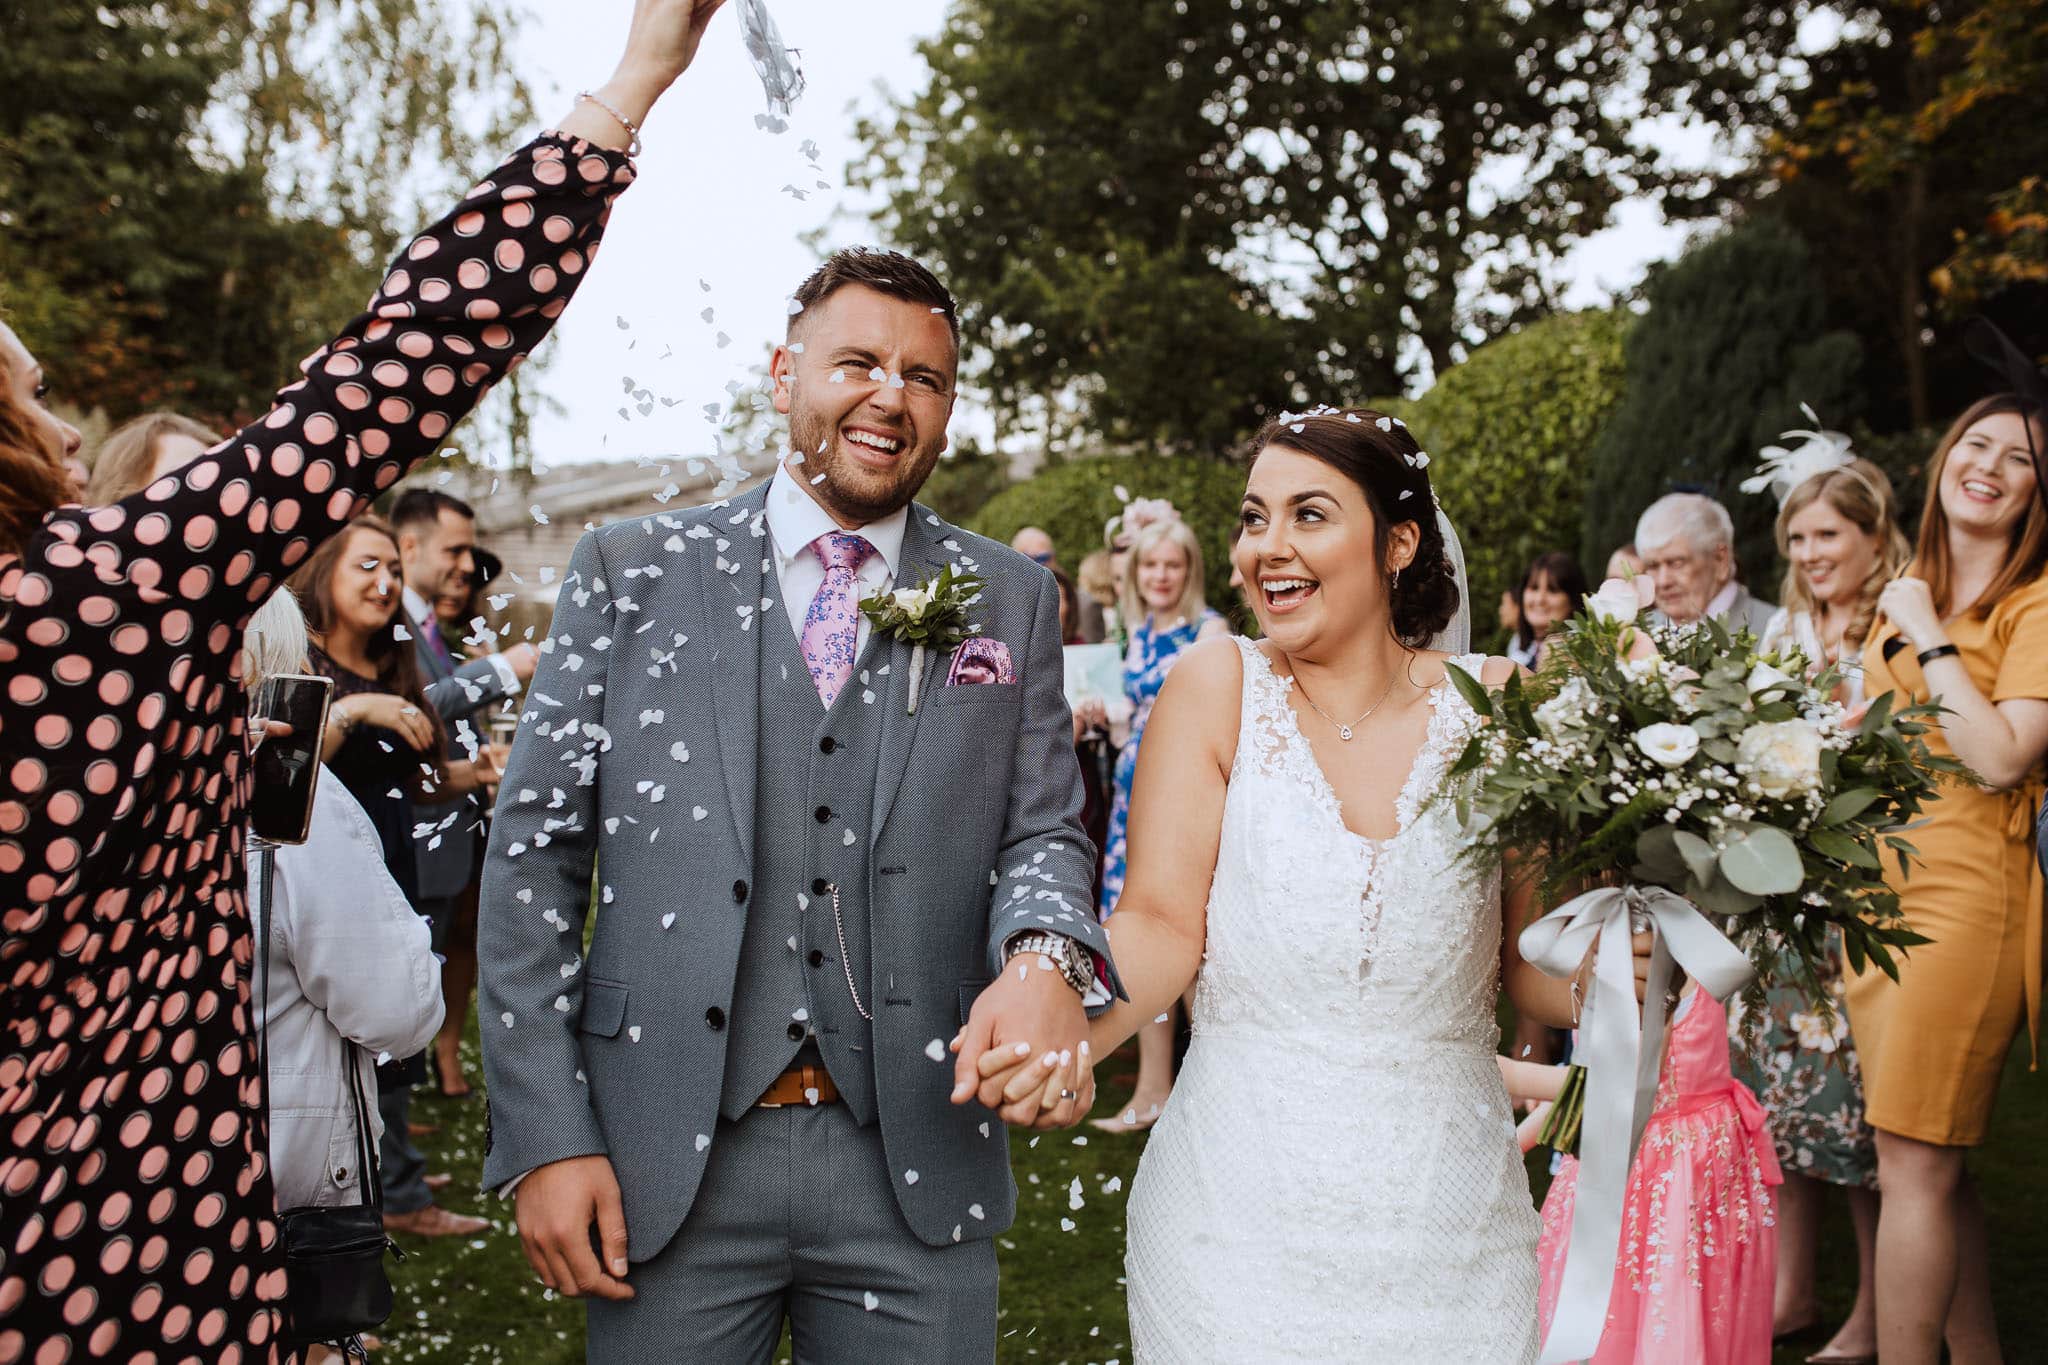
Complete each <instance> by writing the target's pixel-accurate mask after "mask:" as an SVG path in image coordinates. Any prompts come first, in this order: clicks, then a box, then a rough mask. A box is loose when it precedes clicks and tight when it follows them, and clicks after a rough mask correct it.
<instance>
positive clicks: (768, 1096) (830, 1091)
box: [754, 1062, 839, 1109]
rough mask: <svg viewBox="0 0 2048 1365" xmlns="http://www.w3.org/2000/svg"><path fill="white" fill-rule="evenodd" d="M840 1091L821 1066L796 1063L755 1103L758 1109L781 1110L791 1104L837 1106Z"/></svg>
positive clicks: (771, 1083)
mask: <svg viewBox="0 0 2048 1365" xmlns="http://www.w3.org/2000/svg"><path fill="white" fill-rule="evenodd" d="M838 1101H839V1087H838V1086H836V1085H834V1084H832V1076H831V1073H829V1072H827V1071H826V1070H825V1068H824V1067H823V1066H822V1065H821V1064H819V1063H817V1062H792V1063H790V1067H789V1070H787V1071H785V1072H783V1073H782V1074H781V1075H780V1076H777V1077H776V1078H775V1079H774V1080H773V1081H771V1082H769V1084H768V1088H767V1089H766V1090H764V1091H762V1092H761V1098H760V1099H758V1100H755V1101H754V1106H755V1108H757V1109H780V1108H782V1107H784V1106H785V1105H791V1104H836V1103H838Z"/></svg>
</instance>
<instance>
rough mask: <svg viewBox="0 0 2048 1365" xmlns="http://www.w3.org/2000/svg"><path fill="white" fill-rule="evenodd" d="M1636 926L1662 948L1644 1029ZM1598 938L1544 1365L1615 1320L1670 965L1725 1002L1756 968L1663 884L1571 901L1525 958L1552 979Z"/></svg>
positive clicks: (1527, 933) (1534, 934) (1527, 936)
mask: <svg viewBox="0 0 2048 1365" xmlns="http://www.w3.org/2000/svg"><path fill="white" fill-rule="evenodd" d="M1631 921H1638V922H1643V923H1646V924H1647V925H1648V927H1649V928H1650V930H1651V931H1652V934H1653V938H1654V944H1655V946H1654V947H1653V948H1652V949H1651V954H1650V977H1649V981H1648V983H1647V985H1646V988H1645V990H1644V996H1643V998H1644V999H1645V1000H1647V1001H1649V1002H1650V1006H1651V1007H1650V1008H1648V1009H1645V1010H1643V1011H1642V1012H1641V1015H1640V1020H1641V1022H1640V1025H1639V1024H1638V1013H1637V1010H1636V992H1635V967H1634V952H1633V949H1632V947H1631V945H1630V943H1629V939H1630V936H1631V932H1632V925H1631ZM1596 942H1597V943H1598V944H1599V947H1600V952H1599V955H1598V956H1597V957H1596V958H1595V959H1594V963H1593V990H1592V994H1591V998H1589V999H1588V1000H1587V1001H1586V1005H1585V1009H1584V1010H1583V1011H1582V1012H1581V1014H1580V1018H1579V1042H1578V1048H1579V1053H1580V1057H1581V1059H1582V1061H1583V1065H1584V1066H1585V1068H1586V1111H1585V1119H1584V1121H1583V1122H1582V1124H1581V1125H1580V1128H1579V1186H1578V1196H1577V1199H1576V1201H1575V1203H1574V1206H1573V1209H1572V1231H1571V1245H1570V1248H1569V1249H1568V1250H1567V1251H1566V1253H1565V1261H1564V1273H1563V1275H1562V1277H1561V1278H1560V1280H1559V1286H1558V1297H1557V1309H1556V1311H1555V1313H1554V1314H1553V1315H1552V1317H1551V1320H1550V1331H1549V1332H1548V1333H1547V1334H1546V1335H1545V1337H1544V1341H1543V1356H1542V1360H1541V1365H1563V1362H1566V1361H1575V1360H1584V1359H1586V1358H1587V1357H1589V1356H1591V1355H1592V1354H1593V1353H1594V1352H1595V1351H1596V1350H1598V1349H1599V1346H1600V1334H1601V1332H1602V1331H1604V1330H1605V1329H1606V1326H1607V1299H1608V1294H1609V1291H1610V1290H1612V1289H1613V1287H1614V1265H1615V1255H1616V1253H1617V1252H1618V1251H1619V1249H1620V1247H1621V1206H1622V1200H1623V1198H1624V1197H1625V1196H1626V1194H1627V1192H1628V1171H1629V1163H1630V1162H1632V1161H1633V1160H1634V1159H1635V1152H1636V1145H1637V1144H1638V1143H1640V1142H1641V1141H1642V1138H1643V1126H1644V1125H1645V1124H1647V1123H1648V1122H1649V1121H1650V1110H1651V1107H1652V1106H1653V1105H1654V1104H1655V1103H1656V1099H1657V1071H1658V1066H1659V1063H1660V1062H1661V1061H1662V1059H1663V1055H1664V1023H1665V1021H1664V1009H1663V1000H1664V996H1665V994H1666V992H1667V991H1669V990H1670V988H1671V980H1672V975H1673V967H1674V965H1675V966H1677V967H1682V968H1684V969H1685V970H1686V971H1687V972H1689V973H1690V974H1691V975H1692V977H1693V979H1694V980H1695V981H1698V982H1699V983H1700V988H1701V989H1702V990H1705V991H1706V992H1708V993H1709V994H1711V995H1712V996H1713V997H1714V998H1715V999H1717V1000H1726V999H1727V998H1728V997H1729V996H1731V995H1733V994H1735V992H1737V991H1739V990H1741V989H1742V987H1743V986H1744V985H1745V984H1747V983H1748V981H1749V979H1750V977H1751V976H1752V975H1753V974H1754V973H1753V971H1752V969H1751V967H1750V965H1749V958H1748V957H1746V956H1745V955H1744V954H1743V952H1742V950H1741V949H1739V948H1737V947H1736V946H1735V945H1734V944H1732V943H1730V942H1729V941H1728V940H1727V938H1725V937H1724V936H1723V935H1722V933H1721V931H1720V930H1718V929H1716V928H1715V927H1714V926H1713V925H1712V924H1711V923H1709V922H1708V920H1707V917H1706V916H1704V915H1702V914H1701V913H1700V912H1699V911H1698V910H1697V909H1696V908H1694V906H1693V904H1692V902H1691V901H1688V900H1686V899H1685V898H1684V897H1683V896H1679V895H1677V894H1675V893H1673V892H1671V891H1667V890H1665V889H1664V888H1663V887H1661V886H1629V887H1620V888H1616V887H1602V888H1601V889H1599V890H1597V891H1589V892H1587V893H1586V894H1585V895H1583V896H1580V897H1578V898H1577V899H1575V900H1572V901H1568V902H1567V903H1565V904H1564V905H1561V906H1559V907H1558V908H1557V909H1555V910H1553V911H1551V912H1550V913H1549V914H1547V915H1545V916H1544V917H1543V918H1542V919H1539V920H1537V921H1536V922H1535V923H1534V924H1532V925H1530V926H1529V927H1528V928H1526V929H1524V930H1523V931H1522V937H1521V947H1522V956H1523V957H1524V958H1526V959H1527V960H1528V961H1530V962H1532V963H1534V964H1535V965H1536V966H1537V967H1538V968H1539V969H1541V970H1542V971H1543V972H1545V973H1546V974H1548V975H1550V976H1555V977H1562V978H1566V979H1569V978H1570V977H1571V976H1572V975H1573V974H1574V973H1575V972H1577V971H1578V969H1579V966H1580V964H1581V963H1583V962H1584V961H1585V960H1586V951H1587V949H1589V948H1591V947H1593V946H1594V944H1595V943H1596Z"/></svg>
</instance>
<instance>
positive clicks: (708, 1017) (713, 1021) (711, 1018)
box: [704, 1005, 725, 1033]
mask: <svg viewBox="0 0 2048 1365" xmlns="http://www.w3.org/2000/svg"><path fill="white" fill-rule="evenodd" d="M704 1022H705V1023H707V1024H709V1025H711V1031H712V1032H713V1033H716V1032H718V1031H719V1030H720V1029H722V1028H724V1027H725V1011H724V1010H722V1009H720V1008H718V1006H716V1005H713V1006H712V1007H711V1008H710V1009H708V1010H705V1011H704Z"/></svg>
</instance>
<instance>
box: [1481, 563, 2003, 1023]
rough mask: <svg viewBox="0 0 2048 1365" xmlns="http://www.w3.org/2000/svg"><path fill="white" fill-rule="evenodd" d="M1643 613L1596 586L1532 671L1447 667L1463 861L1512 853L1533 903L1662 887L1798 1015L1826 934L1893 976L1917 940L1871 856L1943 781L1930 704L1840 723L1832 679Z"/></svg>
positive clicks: (1906, 851) (1881, 851)
mask: <svg viewBox="0 0 2048 1365" xmlns="http://www.w3.org/2000/svg"><path fill="white" fill-rule="evenodd" d="M1639 581H1640V580H1639ZM1643 586H1647V584H1644V585H1643ZM1643 605H1644V604H1643V603H1642V602H1641V601H1640V599H1639V597H1638V594H1637V591H1636V587H1635V586H1634V585H1631V584H1629V583H1625V582H1622V581H1621V580H1610V581H1609V582H1608V583H1606V584H1605V585H1603V586H1602V588H1601V590H1600V592H1598V593H1597V594H1595V595H1594V596H1593V597H1591V598H1589V599H1588V601H1587V611H1586V612H1585V613H1584V614H1583V615H1581V616H1580V617H1577V618H1575V619H1574V620H1573V621H1571V622H1570V623H1568V624H1567V625H1566V626H1564V627H1563V630H1564V632H1565V633H1564V636H1563V638H1562V639H1561V640H1557V641H1555V642H1553V643H1552V645H1551V647H1550V650H1549V658H1548V660H1547V662H1546V663H1545V665H1544V667H1543V669H1542V671H1541V672H1540V673H1538V674H1537V675H1536V676H1535V677H1534V678H1533V679H1530V680H1528V681H1526V682H1524V681H1522V680H1520V679H1518V678H1510V679H1509V681H1508V683H1507V685H1506V687H1505V688H1504V689H1503V690H1502V691H1501V692H1500V693H1498V694H1497V695H1495V694H1489V693H1488V692H1487V690H1486V689H1485V688H1483V687H1481V686H1480V685H1479V683H1478V682H1477V681H1476V680H1474V679H1473V678H1471V677H1469V676H1468V675H1465V674H1463V673H1461V672H1459V671H1458V670H1457V669H1453V670H1452V681H1453V682H1454V683H1455V684H1456V685H1457V687H1458V689H1459V691H1460V692H1462V693H1463V694H1464V696H1465V699H1466V700H1467V701H1469V702H1470V703H1471V704H1472V706H1473V708H1474V709H1475V710H1477V711H1479V712H1480V714H1482V715H1484V716H1487V717H1490V718H1491V721H1492V723H1491V724H1490V725H1487V726H1486V727H1484V728H1483V729H1482V730H1481V731H1480V732H1479V733H1478V734H1476V735H1475V736H1474V737H1473V738H1472V740H1471V741H1470V742H1469V743H1468V744H1467V745H1466V748H1465V750H1464V752H1463V753H1462V754H1461V755H1460V756H1459V758H1458V760H1457V762H1456V763H1455V764H1454V765H1453V767H1452V768H1451V771H1450V777H1449V781H1450V796H1451V798H1452V799H1454V800H1455V801H1456V802H1457V805H1458V810H1459V813H1460V816H1461V818H1462V819H1463V820H1464V823H1465V824H1466V826H1467V828H1468V830H1469V831H1471V832H1472V835H1473V840H1474V843H1475V845H1476V848H1475V850H1474V851H1475V853H1478V854H1481V855H1483V856H1499V855H1500V854H1502V853H1505V852H1508V851H1516V852H1518V853H1520V854H1521V855H1522V856H1523V857H1524V858H1525V859H1530V860H1532V861H1533V865H1532V866H1531V867H1530V869H1529V870H1530V871H1531V874H1532V875H1533V876H1535V877H1536V879H1537V885H1538V898H1539V900H1540V902H1541V903H1542V904H1545V905H1555V904H1557V902H1558V898H1559V896H1560V895H1562V894H1563V893H1565V892H1567V891H1569V890H1573V889H1577V888H1582V887H1584V886H1586V885H1589V884H1598V883H1609V884H1613V883H1616V882H1622V883H1627V884H1630V885H1632V886H1635V887H1639V888H1640V887H1657V888H1663V889H1664V890H1667V891H1669V892H1672V893H1674V894H1676V895H1677V896H1679V897H1682V898H1683V899H1684V900H1686V901H1689V902H1691V903H1692V904H1693V905H1695V906H1697V907H1699V908H1700V909H1701V910H1702V911H1705V912H1706V913H1707V914H1709V915H1712V916H1715V917H1717V919H1718V920H1719V923H1720V927H1721V928H1722V930H1723V931H1724V933H1725V934H1726V936H1727V937H1728V938H1729V940H1731V941H1732V942H1733V943H1734V944H1735V945H1737V946H1738V947H1739V948H1741V949H1742V950H1743V952H1744V953H1745V955H1746V956H1747V957H1748V958H1749V960H1750V961H1751V963H1753V964H1754V966H1755V967H1756V969H1757V970H1758V972H1759V974H1760V975H1761V976H1764V977H1768V976H1769V975H1770V974H1773V973H1778V974H1785V973H1789V974H1790V975H1792V976H1793V977H1794V978H1795V979H1796V980H1797V981H1798V982H1799V983H1800V984H1801V985H1802V986H1804V987H1805V989H1806V991H1807V993H1808V994H1809V996H1810V997H1811V998H1812V999H1813V1001H1814V1004H1815V1007H1816V1008H1817V1009H1821V1010H1826V1009H1829V1008H1830V1007H1831V1002H1830V998H1829V996H1828V993H1827V991H1826V990H1825V989H1824V988H1823V986H1822V984H1821V981H1820V979H1819V976H1818V975H1817V973H1816V968H1817V966H1818V965H1819V964H1820V963H1821V962H1822V961H1823V960H1824V958H1825V956H1826V954H1827V953H1828V951H1829V930H1830V929H1831V928H1838V929H1839V930H1840V931H1841V933H1842V938H1843V942H1844V944H1845V945H1846V948H1847V951H1848V956H1849V960H1850V962H1851V963H1852V964H1853V965H1854V966H1855V967H1856V968H1857V969H1858V970H1861V969H1862V967H1863V965H1864V963H1865V962H1866V961H1868V962H1874V963H1876V964H1877V966H1878V967H1879V968H1880V969H1881V970H1882V971H1884V972H1885V973H1886V974H1888V975H1890V976H1892V977H1893V978H1894V979H1896V977H1897V974H1898V969H1897V966H1896V965H1895V963H1894V962H1893V959H1892V949H1894V948H1899V947H1906V946H1910V945H1912V944H1915V943H1922V942H1925V941H1926V940H1924V939H1922V938H1920V937H1919V936H1918V935H1916V934H1914V933H1912V932H1911V931H1910V930H1908V929H1907V928H1906V927H1905V924H1904V922H1903V919H1902V917H1901V915H1900V913H1899V898H1898V893H1897V892H1895V891H1893V890H1892V889H1891V888H1890V887H1888V886H1887V885H1886V884H1885V881H1884V877H1883V872H1882V863H1883V860H1884V859H1885V858H1887V857H1889V858H1892V859H1894V860H1895V861H1896V863H1897V865H1898V868H1899V870H1900V873H1901V874H1902V875H1904V874H1905V873H1906V872H1907V869H1908V866H1909V860H1911V859H1912V858H1914V857H1916V856H1917V851H1916V850H1915V849H1914V848H1913V845H1912V844H1911V843H1910V842H1908V840H1907V839H1906V837H1905V835H1904V834H1903V833H1901V830H1902V829H1903V828H1904V827H1905V826H1907V825H1908V824H1910V823H1911V822H1912V821H1913V820H1915V819H1916V818H1917V817H1918V816H1919V815H1920V813H1921V811H1922V810H1923V809H1924V807H1925V806H1926V804H1927V802H1928V801H1930V800H1933V799H1935V793H1936V786H1937V784H1938V782H1939V781H1940V779H1941V777H1942V776H1943V775H1944V774H1955V773H1960V772H1961V771H1962V768H1961V765H1960V764H1958V763H1957V762H1956V761H1955V760H1953V759H1949V758H1940V757H1936V756H1935V755H1934V754H1932V753H1930V752H1929V750H1928V748H1927V745H1926V743H1925V742H1924V741H1923V740H1922V738H1921V736H1922V735H1923V734H1925V732H1926V731H1927V729H1928V727H1929V725H1930V724H1931V723H1932V719H1933V717H1934V714H1935V712H1936V710H1937V708H1936V707H1934V706H1933V705H1931V704H1925V705H1919V706H1911V707H1906V708H1904V709H1901V710H1894V709H1893V707H1892V699H1891V696H1890V695H1889V694H1887V695H1885V696H1882V697H1879V698H1877V699H1876V700H1875V701H1874V702H1872V703H1871V704H1870V706H1869V707H1868V709H1867V710H1866V711H1864V712H1863V713H1862V714H1861V715H1850V714H1847V713H1846V712H1845V710H1844V708H1843V707H1842V706H1841V704H1840V703H1838V702H1836V701H1835V700H1834V699H1833V695H1832V694H1833V692H1834V689H1835V685H1836V683H1837V682H1838V681H1839V678H1838V676H1837V675H1836V673H1835V672H1834V670H1833V669H1829V670H1828V671H1826V672H1824V673H1822V674H1821V675H1820V676H1818V677H1816V678H1814V679H1812V680H1811V681H1809V680H1808V679H1807V672H1808V668H1809V661H1808V660H1806V659H1804V658H1802V657H1800V656H1799V654H1798V653H1797V652H1796V651H1787V652H1782V653H1775V654H1765V653H1761V652H1759V650H1758V648H1757V645H1756V641H1755V640H1754V638H1753V637H1752V636H1750V634H1749V633H1748V632H1747V631H1742V632H1738V633H1736V634H1734V635H1732V636H1731V635H1730V634H1729V632H1728V631H1727V630H1726V629H1724V628H1723V627H1722V626H1721V625H1720V623H1718V622H1716V621H1712V620H1708V621H1705V622H1702V623H1700V624H1698V625H1691V626H1651V625H1648V624H1646V623H1645V622H1644V621H1643V619H1642V618H1641V608H1642V607H1643ZM1780 949H1782V951H1779V950H1780ZM1769 984H1774V983H1772V982H1770V981H1768V980H1767V979H1765V980H1759V981H1757V982H1756V984H1755V985H1754V986H1753V987H1752V990H1753V992H1755V993H1760V992H1761V991H1762V990H1763V989H1764V988H1765V986H1767V985H1769Z"/></svg>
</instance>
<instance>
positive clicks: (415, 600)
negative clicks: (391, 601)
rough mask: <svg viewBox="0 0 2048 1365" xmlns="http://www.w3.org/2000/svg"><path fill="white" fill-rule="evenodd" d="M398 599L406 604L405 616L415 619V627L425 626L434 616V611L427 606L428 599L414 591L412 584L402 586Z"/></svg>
mask: <svg viewBox="0 0 2048 1365" xmlns="http://www.w3.org/2000/svg"><path fill="white" fill-rule="evenodd" d="M398 597H399V600H400V601H401V602H403V603H404V604H405V614H406V615H407V616H410V617H411V618H412V619H413V624H414V625H420V624H423V623H424V622H426V621H427V620H428V619H429V618H431V617H432V616H433V614H434V609H433V608H432V607H431V606H428V605H427V599H426V598H424V597H422V596H420V595H419V594H418V593H416V592H414V591H413V588H412V584H410V583H406V584H404V585H402V586H401V587H400V588H399V590H398Z"/></svg>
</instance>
